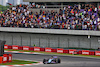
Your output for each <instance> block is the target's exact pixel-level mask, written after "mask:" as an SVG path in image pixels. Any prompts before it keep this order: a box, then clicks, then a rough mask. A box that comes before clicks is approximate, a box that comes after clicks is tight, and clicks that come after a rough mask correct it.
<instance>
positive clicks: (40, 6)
mask: <svg viewBox="0 0 100 67" xmlns="http://www.w3.org/2000/svg"><path fill="white" fill-rule="evenodd" d="M29 8H46V6H45V5H43V4H42V5H41V4H35V3H31V4H29Z"/></svg>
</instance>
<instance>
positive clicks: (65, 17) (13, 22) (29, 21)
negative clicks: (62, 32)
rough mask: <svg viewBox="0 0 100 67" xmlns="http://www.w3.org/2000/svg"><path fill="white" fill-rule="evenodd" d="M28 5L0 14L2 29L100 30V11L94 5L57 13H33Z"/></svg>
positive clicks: (70, 8) (75, 7) (73, 7)
mask: <svg viewBox="0 0 100 67" xmlns="http://www.w3.org/2000/svg"><path fill="white" fill-rule="evenodd" d="M28 9H29V6H28V5H21V4H20V5H18V6H13V7H11V8H9V9H8V10H6V11H5V12H1V13H0V26H1V27H24V28H48V29H68V30H69V29H72V30H100V10H99V9H98V8H97V7H95V6H94V5H91V4H90V5H89V4H86V5H84V4H82V6H78V5H74V6H70V5H68V6H67V7H64V8H63V9H60V10H59V13H57V12H56V11H54V10H52V11H42V10H40V13H37V12H36V13H33V12H32V11H29V10H28Z"/></svg>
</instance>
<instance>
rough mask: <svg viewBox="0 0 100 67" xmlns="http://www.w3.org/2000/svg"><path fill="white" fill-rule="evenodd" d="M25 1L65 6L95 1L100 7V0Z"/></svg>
mask: <svg viewBox="0 0 100 67" xmlns="http://www.w3.org/2000/svg"><path fill="white" fill-rule="evenodd" d="M23 1H24V2H30V3H36V4H44V5H46V6H47V7H64V6H66V5H73V4H91V3H94V4H95V5H96V6H97V7H98V8H99V5H100V0H23ZM52 5H53V6H52Z"/></svg>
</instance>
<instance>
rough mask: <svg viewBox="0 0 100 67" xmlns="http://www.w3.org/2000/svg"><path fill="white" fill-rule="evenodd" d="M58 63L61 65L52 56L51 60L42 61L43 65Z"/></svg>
mask: <svg viewBox="0 0 100 67" xmlns="http://www.w3.org/2000/svg"><path fill="white" fill-rule="evenodd" d="M58 63H61V60H60V58H58V57H57V56H52V57H51V58H48V59H43V64H58Z"/></svg>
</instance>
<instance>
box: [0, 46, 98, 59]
mask: <svg viewBox="0 0 100 67" xmlns="http://www.w3.org/2000/svg"><path fill="white" fill-rule="evenodd" d="M28 47H29V46H28ZM23 48H24V49H26V47H25V46H18V50H23ZM4 49H14V48H13V45H12V46H11V45H4ZM27 50H31V51H45V52H57V53H69V54H82V55H95V56H100V51H91V50H76V49H62V48H56V49H55V48H48V47H46V48H41V47H29V48H27ZM74 52H75V53H74ZM0 58H1V57H0Z"/></svg>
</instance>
